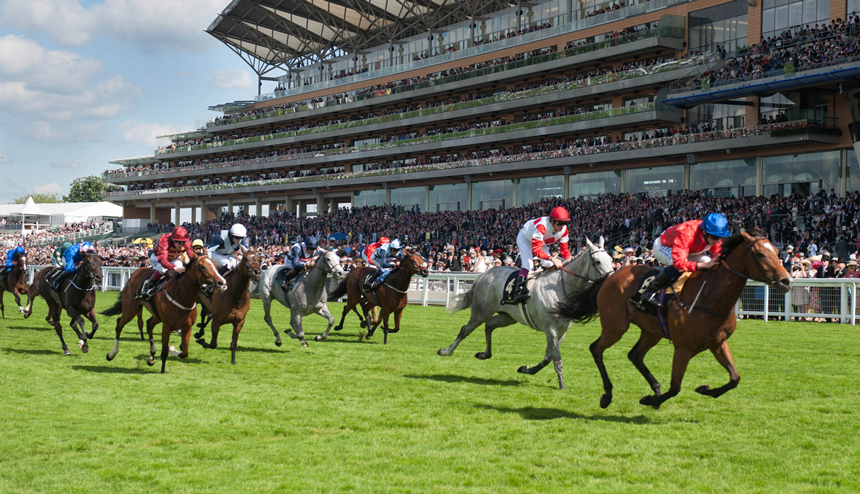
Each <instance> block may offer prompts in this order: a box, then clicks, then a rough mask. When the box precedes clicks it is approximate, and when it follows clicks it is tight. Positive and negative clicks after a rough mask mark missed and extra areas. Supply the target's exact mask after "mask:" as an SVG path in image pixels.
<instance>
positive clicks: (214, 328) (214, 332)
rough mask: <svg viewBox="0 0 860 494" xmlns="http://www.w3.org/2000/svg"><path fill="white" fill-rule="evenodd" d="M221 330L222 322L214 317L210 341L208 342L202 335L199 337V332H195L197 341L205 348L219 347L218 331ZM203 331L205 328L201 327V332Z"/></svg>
mask: <svg viewBox="0 0 860 494" xmlns="http://www.w3.org/2000/svg"><path fill="white" fill-rule="evenodd" d="M220 331H221V322H220V321H217V320H215V319H214V318H213V319H212V328H211V332H212V337H211V338H209V343H206V340H204V339H203V338H202V337H200V338H197V334H199V333H195V335H194V337H195V338H197V343H199V344H200V346H202V347H203V348H218V333H219V332H220ZM202 332H203V330H202V329H201V330H200V333H202Z"/></svg>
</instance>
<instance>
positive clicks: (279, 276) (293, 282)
mask: <svg viewBox="0 0 860 494" xmlns="http://www.w3.org/2000/svg"><path fill="white" fill-rule="evenodd" d="M289 272H290V270H289V269H281V270H280V271H278V272H277V274H275V281H276V282H277V283H278V285H280V286H281V287H282V288H283V289H284V290H285V291H288V292H290V291H292V290H293V288H295V286H296V283H298V282H299V281H301V280H302V279H303V278H304V277H305V275H306V274H307V271H306V270H305V271H302V272H301V273H299V274H297V275H296V276H295V277H294V278H293V279H291V280H290V282H289V284H288V285H287V286H284V279H285V278H286V277H287V274H288V273H289Z"/></svg>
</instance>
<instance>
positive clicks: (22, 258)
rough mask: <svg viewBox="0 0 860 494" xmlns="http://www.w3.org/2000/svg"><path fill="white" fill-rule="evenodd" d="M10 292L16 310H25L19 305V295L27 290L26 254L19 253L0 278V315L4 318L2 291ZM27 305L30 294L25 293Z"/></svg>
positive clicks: (4, 309) (4, 308)
mask: <svg viewBox="0 0 860 494" xmlns="http://www.w3.org/2000/svg"><path fill="white" fill-rule="evenodd" d="M4 292H12V295H14V296H15V303H16V304H18V312H26V309H25V308H24V307H22V306H21V295H20V294H22V293H24V292H27V255H26V254H25V255H19V256H18V258H17V259H15V264H13V265H12V268H11V269H10V270H9V272H7V273H6V276H4V277H3V279H2V280H0V315H2V317H3V319H6V307H5V306H4V305H3V293H4ZM27 305H30V294H29V292H28V293H27Z"/></svg>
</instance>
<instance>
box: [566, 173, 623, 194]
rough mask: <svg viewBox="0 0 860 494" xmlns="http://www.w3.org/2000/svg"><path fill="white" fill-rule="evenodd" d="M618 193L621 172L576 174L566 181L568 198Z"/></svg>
mask: <svg viewBox="0 0 860 494" xmlns="http://www.w3.org/2000/svg"><path fill="white" fill-rule="evenodd" d="M620 193H621V171H611V172H594V173H577V174H575V175H571V176H570V179H569V181H568V191H567V195H568V197H582V196H593V195H597V194H620Z"/></svg>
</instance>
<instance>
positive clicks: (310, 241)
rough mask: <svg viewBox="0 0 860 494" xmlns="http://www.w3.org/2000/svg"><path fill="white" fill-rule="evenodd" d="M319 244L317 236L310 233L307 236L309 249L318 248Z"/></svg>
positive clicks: (306, 243)
mask: <svg viewBox="0 0 860 494" xmlns="http://www.w3.org/2000/svg"><path fill="white" fill-rule="evenodd" d="M318 245H319V240H317V238H316V237H314V236H312V235H309V236H307V237H306V238H305V247H307V249H308V250H311V249H316V248H317V246H318Z"/></svg>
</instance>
